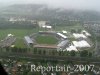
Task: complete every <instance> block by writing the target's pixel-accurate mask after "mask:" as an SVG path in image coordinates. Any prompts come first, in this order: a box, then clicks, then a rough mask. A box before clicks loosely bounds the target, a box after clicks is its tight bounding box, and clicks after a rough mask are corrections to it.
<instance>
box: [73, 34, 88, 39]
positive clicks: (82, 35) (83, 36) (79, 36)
mask: <svg viewBox="0 0 100 75" xmlns="http://www.w3.org/2000/svg"><path fill="white" fill-rule="evenodd" d="M73 36H74V37H75V38H76V39H78V38H87V37H86V36H85V35H84V34H78V33H73Z"/></svg>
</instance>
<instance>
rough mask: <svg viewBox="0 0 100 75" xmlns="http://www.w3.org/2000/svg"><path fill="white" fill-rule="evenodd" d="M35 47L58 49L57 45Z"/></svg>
mask: <svg viewBox="0 0 100 75" xmlns="http://www.w3.org/2000/svg"><path fill="white" fill-rule="evenodd" d="M34 47H38V48H53V49H55V48H58V47H57V46H56V45H46V44H38V45H34Z"/></svg>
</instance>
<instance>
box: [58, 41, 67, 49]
mask: <svg viewBox="0 0 100 75" xmlns="http://www.w3.org/2000/svg"><path fill="white" fill-rule="evenodd" d="M67 43H68V40H63V41H61V42H60V43H59V44H58V45H57V46H58V47H63V46H65V45H66V44H67Z"/></svg>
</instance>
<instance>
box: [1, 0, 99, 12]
mask: <svg viewBox="0 0 100 75" xmlns="http://www.w3.org/2000/svg"><path fill="white" fill-rule="evenodd" d="M30 3H31V4H47V5H49V6H50V7H57V8H58V7H59V8H65V9H81V10H97V11H100V8H99V7H100V0H0V5H1V4H2V5H11V4H30Z"/></svg>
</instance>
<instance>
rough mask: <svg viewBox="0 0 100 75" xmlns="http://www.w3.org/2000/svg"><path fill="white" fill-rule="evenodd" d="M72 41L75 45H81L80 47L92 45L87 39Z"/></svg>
mask: <svg viewBox="0 0 100 75" xmlns="http://www.w3.org/2000/svg"><path fill="white" fill-rule="evenodd" d="M72 43H73V45H74V46H75V47H80V48H82V47H91V46H90V45H89V44H88V43H87V41H84V40H82V41H73V42H72Z"/></svg>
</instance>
